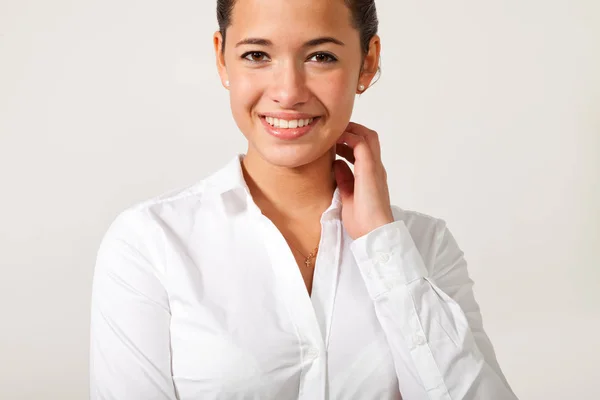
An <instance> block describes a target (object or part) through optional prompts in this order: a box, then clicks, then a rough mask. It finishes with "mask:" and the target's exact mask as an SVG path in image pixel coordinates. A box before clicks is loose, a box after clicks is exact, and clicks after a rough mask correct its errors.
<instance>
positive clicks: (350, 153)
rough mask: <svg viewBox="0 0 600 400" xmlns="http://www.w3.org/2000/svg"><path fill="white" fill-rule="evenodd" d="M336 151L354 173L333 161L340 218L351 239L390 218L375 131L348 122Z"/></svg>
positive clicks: (342, 163)
mask: <svg viewBox="0 0 600 400" xmlns="http://www.w3.org/2000/svg"><path fill="white" fill-rule="evenodd" d="M336 153H337V154H339V155H340V156H341V157H343V158H345V159H346V160H348V162H350V163H352V164H354V174H352V170H351V169H350V166H348V164H346V162H345V161H343V160H335V161H334V164H333V169H334V173H335V180H336V181H337V185H338V188H339V189H340V194H341V198H342V205H343V207H342V222H343V223H344V227H345V228H346V231H347V232H348V234H349V235H350V236H351V237H352V239H357V238H359V237H361V236H364V235H366V234H367V233H369V232H371V231H373V230H375V229H377V228H379V227H381V226H383V225H386V224H389V223H390V222H394V216H393V214H392V207H391V204H390V193H389V190H388V185H387V173H386V171H385V168H384V167H383V164H382V162H381V146H380V144H379V136H378V135H377V132H375V131H372V130H370V129H368V128H366V127H364V126H362V125H359V124H355V123H353V122H350V124H349V125H348V127H347V128H346V131H345V132H344V133H343V134H342V136H340V138H339V139H338V141H337V145H336Z"/></svg>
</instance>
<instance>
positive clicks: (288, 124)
mask: <svg viewBox="0 0 600 400" xmlns="http://www.w3.org/2000/svg"><path fill="white" fill-rule="evenodd" d="M293 117H296V118H293ZM298 117H299V118H298ZM260 119H261V121H262V124H263V126H264V128H265V131H267V133H269V134H270V135H272V136H274V137H276V138H277V139H280V140H295V139H299V138H301V137H302V136H305V135H307V134H308V133H309V132H311V131H312V130H313V128H314V127H315V125H316V124H317V123H318V121H320V120H321V117H311V116H310V115H306V114H299V115H289V116H288V115H285V114H282V113H279V114H271V115H261V116H260Z"/></svg>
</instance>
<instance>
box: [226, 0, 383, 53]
mask: <svg viewBox="0 0 600 400" xmlns="http://www.w3.org/2000/svg"><path fill="white" fill-rule="evenodd" d="M344 2H345V3H346V6H348V8H349V9H350V13H351V14H352V25H353V26H354V27H355V28H356V29H357V30H358V32H359V34H360V45H361V49H362V52H363V56H365V55H366V54H367V53H368V51H369V43H370V42H371V39H372V38H373V36H375V35H376V34H377V28H378V27H379V20H378V19H377V9H376V8H375V0H344ZM234 6H235V0H217V21H218V22H219V31H220V32H221V35H222V36H223V45H222V46H223V47H222V48H221V50H222V51H224V50H225V39H226V32H227V28H228V27H229V25H231V14H232V13H233V7H234Z"/></svg>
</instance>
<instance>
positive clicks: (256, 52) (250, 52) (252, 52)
mask: <svg viewBox="0 0 600 400" xmlns="http://www.w3.org/2000/svg"><path fill="white" fill-rule="evenodd" d="M251 55H260V56H266V55H267V53H265V52H264V51H249V52H247V53H244V54H242V59H243V60H245V61H248V62H249V63H252V64H262V63H264V62H267V61H254V60H249V59H248V56H251ZM315 56H326V57H328V59H329V60H328V61H317V63H318V64H331V63H334V62H337V58H335V57H334V56H333V55H331V54H329V53H324V52H320V53H315V54H312V55H311V56H310V57H309V59H310V58H313V57H315Z"/></svg>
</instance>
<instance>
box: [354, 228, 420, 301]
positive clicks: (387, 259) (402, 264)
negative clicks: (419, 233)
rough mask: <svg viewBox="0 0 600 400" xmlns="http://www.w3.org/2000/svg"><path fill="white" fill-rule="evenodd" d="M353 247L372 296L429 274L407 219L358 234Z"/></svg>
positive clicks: (374, 296)
mask: <svg viewBox="0 0 600 400" xmlns="http://www.w3.org/2000/svg"><path fill="white" fill-rule="evenodd" d="M350 249H351V251H352V253H353V255H354V258H355V260H356V263H357V264H358V268H359V270H360V272H361V275H362V277H363V279H364V281H365V283H366V285H367V289H368V291H369V294H370V295H371V298H373V299H374V298H376V297H378V296H380V295H382V294H384V293H386V292H388V291H390V290H392V289H393V288H395V287H398V286H406V285H408V284H409V283H411V282H414V281H416V280H419V279H421V278H425V277H427V276H428V275H429V274H428V272H427V269H426V268H425V265H424V263H423V259H422V258H421V254H420V253H419V251H418V249H417V247H416V245H415V243H414V241H413V239H412V237H411V235H410V232H409V231H408V229H407V227H406V225H405V224H404V221H395V222H391V223H389V224H387V225H384V226H381V227H379V228H377V229H375V230H373V231H372V232H369V233H368V234H366V235H364V236H362V237H359V238H358V239H356V240H355V241H354V242H352V244H351V245H350Z"/></svg>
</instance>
